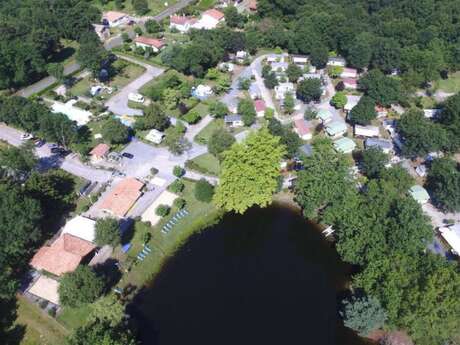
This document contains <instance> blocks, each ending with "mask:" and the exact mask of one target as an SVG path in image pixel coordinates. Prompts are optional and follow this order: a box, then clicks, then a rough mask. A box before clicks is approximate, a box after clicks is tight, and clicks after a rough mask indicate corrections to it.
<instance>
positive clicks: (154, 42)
mask: <svg viewBox="0 0 460 345" xmlns="http://www.w3.org/2000/svg"><path fill="white" fill-rule="evenodd" d="M134 42H136V43H141V44H146V45H149V46H152V47H155V48H157V49H160V48H163V47H164V46H165V44H166V43H165V41H164V40H159V39H157V38H150V37H145V36H139V37H136V38H135V39H134Z"/></svg>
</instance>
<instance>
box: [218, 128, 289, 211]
mask: <svg viewBox="0 0 460 345" xmlns="http://www.w3.org/2000/svg"><path fill="white" fill-rule="evenodd" d="M284 154H285V151H284V147H282V146H281V145H280V144H279V138H277V137H274V136H272V135H271V134H270V133H269V132H268V130H267V129H261V130H259V131H258V132H255V133H251V134H249V135H248V137H247V138H246V139H245V141H244V142H242V143H237V144H234V145H233V146H232V147H231V148H230V150H228V151H227V152H226V154H225V158H224V160H223V162H222V170H221V174H220V180H219V181H220V182H219V184H218V186H217V188H216V194H215V195H214V201H215V203H216V205H218V206H219V207H222V208H224V209H225V210H227V211H235V212H237V213H244V212H245V211H246V210H247V209H248V208H250V207H252V206H255V205H259V206H261V207H265V206H267V205H268V204H270V203H271V201H272V195H273V193H274V192H275V190H276V188H277V185H278V182H277V179H278V176H279V164H280V162H281V159H282V157H283V155H284Z"/></svg>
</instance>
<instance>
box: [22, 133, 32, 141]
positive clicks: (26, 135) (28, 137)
mask: <svg viewBox="0 0 460 345" xmlns="http://www.w3.org/2000/svg"><path fill="white" fill-rule="evenodd" d="M33 137H34V136H33V135H32V134H30V133H22V134H21V140H30V139H32V138H33Z"/></svg>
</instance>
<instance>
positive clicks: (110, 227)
mask: <svg viewBox="0 0 460 345" xmlns="http://www.w3.org/2000/svg"><path fill="white" fill-rule="evenodd" d="M95 242H96V244H97V245H98V246H104V245H106V244H109V245H111V246H114V247H115V246H117V245H118V244H120V227H119V224H118V221H117V220H116V219H114V218H104V219H98V220H97V222H96V239H95Z"/></svg>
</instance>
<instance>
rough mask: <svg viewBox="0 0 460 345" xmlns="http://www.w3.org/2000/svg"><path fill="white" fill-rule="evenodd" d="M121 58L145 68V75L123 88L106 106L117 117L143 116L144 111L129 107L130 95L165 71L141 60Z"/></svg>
mask: <svg viewBox="0 0 460 345" xmlns="http://www.w3.org/2000/svg"><path fill="white" fill-rule="evenodd" d="M118 57H119V58H121V59H123V60H126V61H129V62H131V63H135V64H137V65H140V66H142V67H144V68H145V72H144V74H142V75H141V76H140V77H139V78H137V79H135V80H133V81H132V82H131V83H129V84H128V85H126V86H125V87H124V88H122V89H121V90H120V91H119V92H118V93H117V94H115V95H114V96H112V97H111V98H110V99H109V100H108V101H107V102H106V103H105V105H106V106H107V107H108V109H109V110H110V111H111V112H112V113H114V114H116V115H129V116H141V115H143V112H142V110H140V109H131V108H129V107H128V95H129V94H130V93H131V92H133V93H137V92H138V91H139V89H140V88H141V87H142V86H143V85H145V84H146V83H148V82H149V81H150V80H152V79H153V78H155V77H158V76H159V75H161V74H162V73H163V72H164V69H162V68H158V67H154V66H152V65H149V64H147V63H144V62H140V61H139V60H136V59H133V58H131V57H126V56H118Z"/></svg>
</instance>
